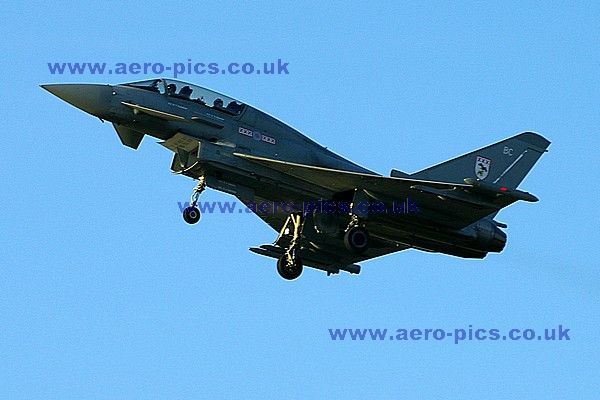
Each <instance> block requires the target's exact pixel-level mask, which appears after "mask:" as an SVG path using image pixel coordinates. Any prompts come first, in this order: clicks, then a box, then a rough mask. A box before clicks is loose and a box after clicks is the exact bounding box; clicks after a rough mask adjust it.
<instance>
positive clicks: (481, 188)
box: [464, 178, 539, 203]
mask: <svg viewBox="0 0 600 400" xmlns="http://www.w3.org/2000/svg"><path fill="white" fill-rule="evenodd" d="M464 181H465V183H466V184H467V185H471V186H472V188H471V189H469V190H473V191H475V192H478V193H481V194H484V195H490V196H498V195H501V196H508V197H512V198H514V199H516V200H523V201H528V202H531V203H535V202H537V201H539V199H538V198H537V197H536V196H534V195H532V194H531V193H528V192H524V191H522V190H518V189H509V188H507V187H504V186H502V185H497V184H493V183H487V182H483V181H480V180H477V179H473V178H465V179H464Z"/></svg>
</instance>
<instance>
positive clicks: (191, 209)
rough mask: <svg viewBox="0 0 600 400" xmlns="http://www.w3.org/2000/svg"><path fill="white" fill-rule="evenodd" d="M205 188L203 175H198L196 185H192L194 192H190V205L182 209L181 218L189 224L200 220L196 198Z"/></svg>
mask: <svg viewBox="0 0 600 400" xmlns="http://www.w3.org/2000/svg"><path fill="white" fill-rule="evenodd" d="M204 189H206V183H205V182H204V177H203V176H202V177H200V180H199V182H198V184H197V185H196V187H194V192H193V193H192V197H191V199H190V205H189V206H188V207H186V208H185V210H183V220H184V221H185V222H187V223H188V224H190V225H194V224H197V223H198V221H200V217H201V216H202V215H201V214H200V210H199V209H198V207H196V205H197V204H198V199H199V198H200V195H201V194H202V192H203V191H204Z"/></svg>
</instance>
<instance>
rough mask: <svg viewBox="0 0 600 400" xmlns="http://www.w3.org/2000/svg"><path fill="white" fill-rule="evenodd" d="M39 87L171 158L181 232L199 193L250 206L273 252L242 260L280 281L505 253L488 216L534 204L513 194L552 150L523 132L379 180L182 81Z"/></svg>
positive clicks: (133, 143)
mask: <svg viewBox="0 0 600 400" xmlns="http://www.w3.org/2000/svg"><path fill="white" fill-rule="evenodd" d="M41 86H42V88H44V89H46V90H47V91H49V92H50V93H52V94H54V95H55V96H57V97H59V98H61V99H62V100H64V101H66V102H67V103H70V104H71V105H73V106H75V107H77V108H79V109H81V110H83V111H85V112H87V113H89V114H91V115H93V116H96V117H98V118H99V119H100V120H102V121H104V120H106V121H110V122H111V123H112V124H113V126H114V128H115V130H116V131H117V134H118V136H119V138H120V139H121V142H122V143H123V144H124V145H125V146H127V147H130V148H132V149H137V148H138V146H139V145H140V142H141V141H142V139H143V138H144V136H146V135H149V136H151V137H154V138H156V139H158V140H159V141H160V142H159V143H160V144H161V145H162V146H164V147H165V148H167V149H168V150H170V151H172V152H173V160H172V162H171V170H172V171H173V172H174V173H175V174H181V175H185V176H188V177H190V178H192V179H195V180H197V181H198V183H197V185H196V186H195V187H194V189H193V191H192V196H191V201H190V205H189V207H187V208H185V211H184V212H183V217H184V219H185V221H186V222H187V223H189V224H194V223H196V222H198V220H199V219H200V211H199V209H198V207H197V206H198V202H199V196H200V194H201V193H202V192H203V191H204V189H205V188H206V187H209V188H212V189H215V190H219V191H222V192H226V193H229V194H231V195H233V196H235V197H236V198H237V199H239V200H240V201H241V202H243V203H244V204H245V205H247V206H248V208H249V209H251V210H252V212H254V213H256V214H257V215H258V216H259V217H260V218H261V219H262V220H263V221H265V222H266V223H267V224H268V225H270V226H271V227H272V228H273V229H274V230H275V231H276V232H278V235H277V238H276V239H275V241H274V243H272V244H263V245H260V246H258V247H251V248H250V250H251V251H252V252H254V253H257V254H260V255H263V256H267V257H272V258H275V259H276V260H277V271H278V272H279V275H281V277H282V278H284V279H286V280H293V279H296V278H298V277H299V276H300V274H301V273H302V270H303V266H308V267H312V268H316V269H319V270H322V271H325V272H327V274H328V275H330V274H337V273H339V272H340V271H346V272H349V273H352V274H358V273H360V270H361V268H360V266H359V265H358V264H357V263H359V262H362V261H365V260H368V259H371V258H375V257H379V256H383V255H385V254H389V253H394V252H397V251H401V250H406V249H418V250H422V251H426V252H437V253H444V254H448V255H452V256H456V257H463V258H477V259H482V258H484V257H485V256H486V255H487V254H488V253H489V252H501V251H502V250H503V249H504V246H505V244H506V234H505V233H504V231H503V230H502V229H503V228H506V227H507V226H506V224H503V223H501V222H498V221H496V220H495V217H496V215H497V213H498V212H499V211H500V210H501V209H502V208H504V207H506V206H508V205H510V204H512V203H514V202H516V201H517V200H523V201H528V202H535V201H538V199H537V198H536V197H535V196H533V195H532V194H530V193H527V192H525V191H522V190H519V189H517V186H518V185H519V184H520V182H521V181H522V180H523V178H524V177H525V175H526V174H527V173H528V172H529V171H530V170H531V168H532V167H533V166H534V164H535V163H536V162H537V161H538V159H539V158H540V157H541V155H542V154H543V153H544V152H546V151H547V148H548V146H549V145H550V142H549V141H548V140H547V139H545V138H544V137H542V136H540V135H538V134H536V133H532V132H524V133H520V134H518V135H516V136H513V137H510V138H508V139H505V140H502V141H500V142H497V143H494V144H492V145H489V146H487V147H483V148H481V149H478V150H475V151H472V152H470V153H467V154H464V155H462V156H459V157H456V158H453V159H451V160H449V161H445V162H442V163H440V164H437V165H434V166H432V167H429V168H426V169H424V170H421V171H418V172H415V173H412V174H408V173H404V172H401V171H398V170H395V169H392V170H391V173H390V176H382V175H380V174H377V173H376V172H373V171H371V170H369V169H366V168H364V167H362V166H360V165H358V164H355V163H353V162H352V161H349V160H347V159H345V158H343V157H341V156H339V155H338V154H336V153H334V152H332V151H330V150H328V149H327V148H325V147H323V146H321V145H320V144H318V143H316V142H314V141H313V140H311V139H309V138H308V137H307V136H305V135H303V134H301V133H300V132H298V131H297V130H295V129H294V128H292V127H290V126H288V125H286V124H285V123H283V122H281V121H279V120H277V119H276V118H274V117H272V116H270V115H268V114H266V113H265V112H263V111H260V110H259V109H257V108H255V107H252V106H250V105H248V104H246V103H243V102H241V101H238V100H236V99H234V98H232V97H229V96H226V95H224V94H221V93H217V92H215V91H213V90H210V89H207V88H204V87H200V86H196V85H193V84H190V83H186V82H181V81H177V80H174V79H165V78H161V79H150V80H144V81H139V82H131V83H125V84H117V85H100V84H47V85H41ZM377 151H379V152H382V153H383V152H385V149H377ZM258 206H260V207H258ZM278 206H279V207H278Z"/></svg>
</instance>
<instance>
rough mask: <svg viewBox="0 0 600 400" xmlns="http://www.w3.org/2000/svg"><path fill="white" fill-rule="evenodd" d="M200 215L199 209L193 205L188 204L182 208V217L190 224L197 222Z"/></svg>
mask: <svg viewBox="0 0 600 400" xmlns="http://www.w3.org/2000/svg"><path fill="white" fill-rule="evenodd" d="M200 216H201V214H200V210H198V208H197V207H195V206H189V207H186V209H185V210H183V219H184V220H185V222H187V223H188V224H190V225H194V224H196V223H198V221H200Z"/></svg>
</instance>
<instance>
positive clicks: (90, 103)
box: [40, 83, 112, 118]
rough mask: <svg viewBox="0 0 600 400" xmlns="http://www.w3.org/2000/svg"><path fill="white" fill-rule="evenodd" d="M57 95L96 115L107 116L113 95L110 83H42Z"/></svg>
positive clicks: (44, 87)
mask: <svg viewBox="0 0 600 400" xmlns="http://www.w3.org/2000/svg"><path fill="white" fill-rule="evenodd" d="M40 86H41V87H42V88H43V89H46V90H47V91H49V92H50V93H52V94H53V95H55V96H56V97H58V98H60V99H62V100H64V101H66V102H67V103H69V104H71V105H73V106H75V107H77V108H79V109H81V110H83V111H85V112H87V113H89V114H92V115H95V116H96V117H100V118H102V117H106V115H107V114H108V109H109V107H110V100H111V97H112V87H111V86H110V85H96V84H81V83H66V84H51V85H40Z"/></svg>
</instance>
